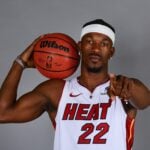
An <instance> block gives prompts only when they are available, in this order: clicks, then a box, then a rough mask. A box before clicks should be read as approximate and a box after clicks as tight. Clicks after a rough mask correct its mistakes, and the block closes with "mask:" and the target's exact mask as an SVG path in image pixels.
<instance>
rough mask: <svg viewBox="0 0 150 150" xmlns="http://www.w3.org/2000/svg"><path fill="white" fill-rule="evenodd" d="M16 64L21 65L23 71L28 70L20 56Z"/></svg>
mask: <svg viewBox="0 0 150 150" xmlns="http://www.w3.org/2000/svg"><path fill="white" fill-rule="evenodd" d="M15 62H16V63H17V64H18V65H20V67H21V68H22V69H25V68H26V64H25V62H24V61H23V60H22V59H21V58H20V56H17V58H16V59H15Z"/></svg>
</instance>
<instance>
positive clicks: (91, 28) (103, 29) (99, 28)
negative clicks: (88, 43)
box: [80, 24, 115, 45]
mask: <svg viewBox="0 0 150 150" xmlns="http://www.w3.org/2000/svg"><path fill="white" fill-rule="evenodd" d="M91 32H97V33H102V34H105V35H106V36H108V37H109V38H110V39H111V40H112V43H113V45H114V43H115V33H114V32H113V31H112V29H110V28H109V27H107V26H105V25H101V24H90V25H87V26H85V27H83V28H82V31H81V37H80V39H82V37H83V36H84V35H85V34H87V33H91Z"/></svg>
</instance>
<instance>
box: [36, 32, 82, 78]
mask: <svg viewBox="0 0 150 150" xmlns="http://www.w3.org/2000/svg"><path fill="white" fill-rule="evenodd" d="M33 58H34V64H35V66H36V68H37V69H38V70H39V72H40V73H41V74H42V75H44V76H45V77H48V78H57V79H64V78H67V77H69V76H70V75H72V74H73V73H74V72H75V71H76V69H77V67H78V65H79V61H80V56H79V51H78V45H77V44H76V42H75V41H74V40H73V39H72V38H71V37H70V36H68V35H66V34H63V33H50V34H45V35H44V36H43V37H42V38H41V39H40V40H39V41H38V42H37V43H36V44H35V46H34V53H33Z"/></svg>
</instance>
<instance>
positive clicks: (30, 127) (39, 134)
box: [0, 0, 150, 150]
mask: <svg viewBox="0 0 150 150" xmlns="http://www.w3.org/2000/svg"><path fill="white" fill-rule="evenodd" d="M96 18H103V19H104V20H106V21H107V22H109V23H110V24H112V25H113V26H114V27H115V29H116V44H115V47H116V53H115V56H114V57H113V59H112V60H111V62H110V72H114V73H116V74H124V75H127V76H131V77H136V78H138V79H140V80H141V81H143V82H144V83H145V84H146V85H147V86H148V87H150V81H149V76H150V60H149V57H150V1H149V0H142V1H141V0H0V84H2V81H3V80H4V78H5V76H6V75H7V72H8V70H9V68H10V66H11V64H12V62H13V60H14V59H15V58H16V56H17V55H19V54H20V53H21V52H22V51H23V50H24V49H25V48H26V47H27V46H28V45H29V44H30V43H31V42H32V41H33V40H34V39H35V38H37V37H38V36H39V35H41V34H44V33H50V32H63V33H66V34H68V35H70V36H72V37H73V38H74V39H75V40H76V41H78V40H79V37H80V32H81V26H82V24H84V23H85V22H87V21H89V20H91V19H96ZM77 74H79V70H77V72H76V73H75V74H74V75H73V76H75V75H77ZM73 76H72V77H73ZM44 80H46V78H45V77H43V76H42V75H40V74H39V73H38V71H37V70H34V69H26V70H25V71H24V73H23V76H22V79H21V82H20V85H19V90H18V97H19V96H20V95H22V94H23V93H25V92H28V91H30V90H32V89H33V88H34V87H35V86H36V85H38V84H39V83H41V82H42V81H44ZM149 116H150V108H148V109H145V110H143V111H139V112H138V115H137V118H136V128H135V140H134V147H133V150H140V149H142V150H149V149H150V148H149V147H150V141H149V139H150V130H149V127H150V119H149V118H150V117H149ZM53 135H54V129H53V127H52V124H51V122H50V120H49V117H48V115H47V114H46V113H44V114H43V115H42V116H41V117H40V118H38V119H36V120H34V121H32V122H29V123H24V124H0V150H52V148H53ZM64 142H66V144H67V141H65V139H64ZM118 143H119V139H118Z"/></svg>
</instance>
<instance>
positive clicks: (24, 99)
mask: <svg viewBox="0 0 150 150" xmlns="http://www.w3.org/2000/svg"><path fill="white" fill-rule="evenodd" d="M46 105H47V104H46V98H45V97H44V96H42V95H40V94H38V93H37V92H36V91H32V92H29V93H27V94H25V95H23V96H21V97H20V98H19V99H18V100H17V101H16V103H15V104H14V105H13V106H12V107H11V108H9V109H8V110H7V111H5V112H4V114H3V115H4V116H5V120H4V122H14V123H21V122H28V121H31V120H34V119H36V118H38V117H39V116H40V115H41V114H42V113H43V112H44V111H45V110H46Z"/></svg>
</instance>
